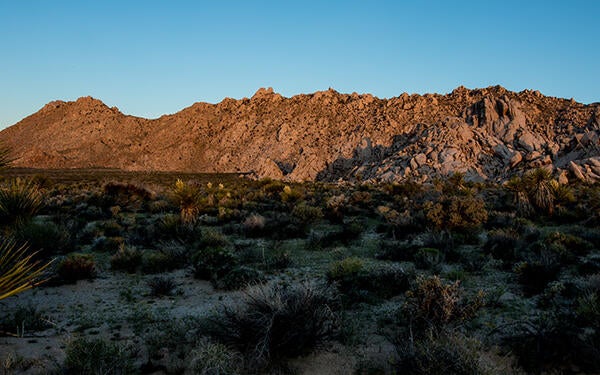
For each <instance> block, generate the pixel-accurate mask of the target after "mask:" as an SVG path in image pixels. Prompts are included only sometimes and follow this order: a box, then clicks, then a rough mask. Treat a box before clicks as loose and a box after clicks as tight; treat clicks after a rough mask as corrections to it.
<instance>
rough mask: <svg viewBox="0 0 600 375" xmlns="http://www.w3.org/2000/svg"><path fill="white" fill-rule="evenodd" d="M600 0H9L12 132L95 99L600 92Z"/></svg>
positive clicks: (134, 106) (590, 95)
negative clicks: (498, 88)
mask: <svg viewBox="0 0 600 375" xmlns="http://www.w3.org/2000/svg"><path fill="white" fill-rule="evenodd" d="M599 14H600V1H596V0H588V1H583V0H571V1H553V0H546V1H537V0H528V1H524V0H520V1H513V0H506V1H486V0H477V1H466V0H465V1H460V0H457V1H434V0H432V1H419V0H411V1H402V0H396V1H377V0H373V1H364V0H361V1H353V0H346V1H335V0H332V1H311V0H303V1H281V0H280V1H261V0H253V1H247V0H246V1H233V0H222V1H212V2H206V1H166V0H164V1H152V0H144V1H135V0H130V1H123V0H121V1H110V0H103V1H91V0H89V1H84V0H77V1H61V0H56V1H46V0H21V1H16V0H15V1H11V0H0V129H1V128H4V127H6V126H9V125H12V124H14V123H16V122H17V121H19V120H21V119H22V118H24V117H26V116H28V115H30V114H32V113H34V112H36V111H37V110H39V109H40V108H41V107H43V106H44V104H46V103H47V102H49V101H52V100H75V99H77V98H78V97H81V96H88V95H91V96H93V97H95V98H98V99H100V100H102V101H103V102H104V103H106V104H107V105H108V106H111V107H112V106H116V107H118V108H119V109H120V110H121V111H122V112H123V113H125V114H131V115H136V116H142V117H146V118H155V117H159V116H160V115H162V114H168V113H174V112H177V111H179V110H181V109H183V108H185V107H188V106H190V105H191V104H193V103H194V102H198V101H203V102H210V103H217V102H219V101H221V100H222V99H223V98H225V97H233V98H243V97H251V96H252V95H253V93H254V92H255V91H256V90H257V89H258V88H260V87H273V89H274V90H275V91H276V92H279V93H281V94H282V95H284V96H288V97H289V96H292V95H296V94H299V93H311V92H314V91H319V90H326V89H328V88H330V87H332V88H334V89H336V90H337V91H339V92H342V93H352V92H358V93H372V94H373V95H376V96H378V97H381V98H389V97H394V96H398V95H400V94H402V93H403V92H408V93H419V94H423V93H432V92H436V93H441V94H443V93H448V92H451V91H452V90H453V89H454V88H456V87H458V86H460V85H463V86H466V87H468V88H479V87H487V86H492V85H497V84H499V85H502V86H504V87H506V88H507V89H510V90H515V91H521V90H523V89H535V90H540V91H541V92H542V93H543V94H545V95H551V96H558V97H565V98H574V99H575V100H577V101H580V102H584V103H592V102H598V101H600V48H599V47H600V22H597V18H598V15H599Z"/></svg>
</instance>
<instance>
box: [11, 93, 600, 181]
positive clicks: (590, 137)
mask: <svg viewBox="0 0 600 375" xmlns="http://www.w3.org/2000/svg"><path fill="white" fill-rule="evenodd" d="M599 118H600V104H598V103H596V104H592V105H583V104H581V103H576V102H574V101H570V100H566V99H558V98H552V97H547V96H544V95H542V94H541V93H539V92H538V91H530V90H525V91H522V92H520V93H515V92H511V91H509V90H507V89H505V88H503V87H501V86H493V87H488V88H482V89H474V90H470V89H467V88H465V87H463V86H460V87H457V88H456V89H454V90H453V91H452V92H451V93H450V94H448V95H438V94H425V95H418V94H412V95H409V94H407V93H404V94H401V95H400V96H398V97H395V98H390V99H379V98H377V97H375V96H372V95H370V94H357V93H352V94H341V93H339V92H337V91H335V90H334V89H332V88H330V89H328V90H325V91H318V92H315V93H313V94H302V95H297V96H294V97H291V98H289V99H286V98H283V97H282V96H281V95H279V94H277V93H275V92H274V91H273V89H272V88H261V89H259V90H257V91H256V93H255V94H254V95H253V96H252V98H251V99H247V98H243V99H239V100H236V99H231V98H226V99H224V100H223V101H222V102H221V103H219V104H215V105H213V104H209V103H195V104H193V105H192V106H190V107H188V108H186V109H184V110H182V111H180V112H178V113H175V114H172V115H166V116H162V117H160V118H158V119H154V120H146V119H141V118H137V117H133V116H126V115H123V114H122V113H120V112H119V111H118V110H117V109H116V108H112V109H110V108H108V107H107V106H106V105H104V103H102V102H101V101H99V100H98V99H94V98H92V97H84V98H79V99H77V101H75V102H62V101H55V102H51V103H48V104H47V105H46V106H44V108H42V109H41V110H40V111H39V112H38V113H36V114H34V115H32V116H30V117H27V118H25V119H24V120H22V121H21V122H19V123H18V124H16V125H14V126H12V127H10V128H7V129H5V130H4V131H2V132H0V141H4V142H5V143H7V144H9V145H10V146H12V148H13V150H14V152H15V157H17V161H16V165H18V166H27V167H37V168H49V167H51V168H80V167H88V166H102V167H112V168H121V169H127V170H181V171H198V172H252V171H253V172H255V174H256V175H257V176H259V177H274V178H284V179H290V180H306V179H310V180H312V179H323V180H337V179H339V178H343V179H350V180H352V179H359V178H360V179H362V180H364V179H371V180H377V181H398V180H403V179H407V178H411V179H418V180H427V179H429V178H432V177H434V176H444V175H447V174H450V173H454V172H463V173H466V175H467V176H469V178H473V179H479V180H486V179H492V180H498V181H501V180H503V179H506V178H508V177H510V176H511V175H512V174H515V173H522V172H523V171H525V170H527V169H530V168H535V167H542V166H543V167H547V168H552V169H553V170H555V171H556V173H558V174H560V175H561V176H563V177H568V176H570V177H571V178H580V179H585V180H586V181H596V180H597V179H600V159H599V157H600V144H599V142H600V140H599V139H600V136H599V135H600V134H599V132H600V124H599V123H598V122H599ZM82 125H85V126H82ZM565 174H566V176H565Z"/></svg>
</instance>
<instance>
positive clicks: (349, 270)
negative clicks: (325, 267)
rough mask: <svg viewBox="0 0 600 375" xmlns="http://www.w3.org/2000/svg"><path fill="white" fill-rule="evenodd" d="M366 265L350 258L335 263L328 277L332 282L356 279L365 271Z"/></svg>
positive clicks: (357, 259) (355, 258)
mask: <svg viewBox="0 0 600 375" xmlns="http://www.w3.org/2000/svg"><path fill="white" fill-rule="evenodd" d="M364 265H365V263H364V261H363V260H362V259H360V258H357V257H350V258H346V259H343V260H340V261H338V262H335V263H333V264H332V265H331V266H330V267H329V272H328V273H327V277H328V278H329V279H330V280H342V279H345V278H348V277H355V276H356V275H358V273H359V272H360V271H361V270H362V269H363V267H364Z"/></svg>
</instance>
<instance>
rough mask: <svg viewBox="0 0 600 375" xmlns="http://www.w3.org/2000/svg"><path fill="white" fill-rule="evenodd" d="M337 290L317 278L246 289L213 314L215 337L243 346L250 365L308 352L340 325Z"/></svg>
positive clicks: (259, 366)
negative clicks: (304, 281)
mask: <svg viewBox="0 0 600 375" xmlns="http://www.w3.org/2000/svg"><path fill="white" fill-rule="evenodd" d="M338 308H339V301H338V298H337V297H336V294H335V292H334V291H333V290H332V289H330V288H327V287H325V286H322V285H318V284H315V283H301V284H291V285H278V284H273V283H271V284H267V285H258V286H255V287H252V288H250V289H248V290H247V291H246V294H245V295H244V297H243V299H242V301H241V303H239V304H230V305H225V306H223V307H222V309H221V310H220V311H219V312H218V313H217V314H216V315H215V316H214V317H213V318H212V322H213V328H212V334H213V337H214V338H215V339H216V340H218V341H220V342H222V343H223V344H226V345H230V346H231V347H233V348H235V349H237V350H239V351H240V352H241V353H242V354H243V355H244V357H245V359H246V366H247V367H248V368H249V369H252V370H259V369H264V368H266V367H268V366H269V365H270V364H272V363H274V362H278V361H281V360H284V359H286V358H290V357H296V356H299V355H303V354H306V353H308V352H310V351H311V350H313V349H314V348H315V347H316V346H317V345H318V344H320V343H322V342H323V341H325V340H328V339H330V338H332V337H333V336H334V334H335V332H336V330H337V322H338V314H337V310H338Z"/></svg>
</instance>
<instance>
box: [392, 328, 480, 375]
mask: <svg viewBox="0 0 600 375" xmlns="http://www.w3.org/2000/svg"><path fill="white" fill-rule="evenodd" d="M480 346H481V344H480V343H479V342H477V341H476V340H474V339H469V338H467V337H465V336H462V335H460V334H456V333H455V334H442V335H437V336H435V335H433V334H431V333H430V334H429V335H428V336H426V337H425V338H420V339H417V340H416V341H414V342H410V341H409V342H408V343H406V344H404V345H398V346H397V347H396V350H397V351H398V357H399V358H398V360H397V361H396V362H395V364H394V370H395V371H396V372H397V373H398V374H407V375H421V374H422V375H447V374H451V375H478V374H490V373H491V371H490V370H491V369H489V368H488V367H487V366H486V365H485V364H484V363H483V360H482V356H481V353H480V351H479V350H480Z"/></svg>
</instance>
